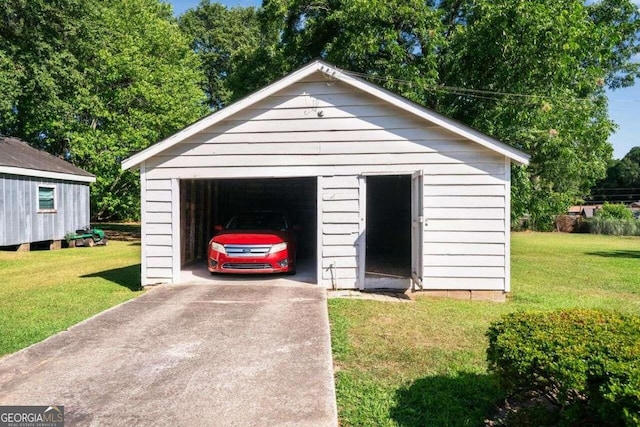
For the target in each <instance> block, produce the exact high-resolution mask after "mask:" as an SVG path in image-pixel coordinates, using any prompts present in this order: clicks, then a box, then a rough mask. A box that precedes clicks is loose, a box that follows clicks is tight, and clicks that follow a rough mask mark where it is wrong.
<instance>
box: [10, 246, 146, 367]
mask: <svg viewBox="0 0 640 427" xmlns="http://www.w3.org/2000/svg"><path fill="white" fill-rule="evenodd" d="M140 292H142V291H141V289H140V244H139V243H138V242H119V241H111V242H109V245H108V246H96V247H93V248H82V247H79V248H69V249H62V250H56V251H32V252H4V251H3V252H0V356H2V355H4V354H7V353H12V352H14V351H17V350H19V349H21V348H24V347H27V346H29V345H31V344H34V343H36V342H39V341H42V340H43V339H45V338H47V337H49V336H51V335H53V334H55V333H57V332H60V331H62V330H65V329H67V328H69V327H70V326H72V325H74V324H76V323H78V322H80V321H82V320H84V319H86V318H88V317H91V316H93V315H94V314H97V313H100V312H101V311H104V310H106V309H108V308H110V307H113V306H115V305H117V304H120V303H122V302H124V301H127V300H129V299H131V298H134V297H136V296H137V295H139V294H140Z"/></svg>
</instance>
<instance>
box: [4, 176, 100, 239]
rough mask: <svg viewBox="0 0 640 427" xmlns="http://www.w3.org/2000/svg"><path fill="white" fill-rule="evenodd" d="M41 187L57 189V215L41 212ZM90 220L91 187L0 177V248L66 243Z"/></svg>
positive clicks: (85, 184) (74, 183) (52, 181)
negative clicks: (72, 234)
mask: <svg viewBox="0 0 640 427" xmlns="http://www.w3.org/2000/svg"><path fill="white" fill-rule="evenodd" d="M39 185H44V186H50V187H55V189H56V190H55V198H56V210H55V212H38V186H39ZM89 220H90V213H89V184H87V183H81V182H72V181H62V180H54V179H47V178H35V177H28V176H20V175H9V174H0V246H11V245H19V244H22V243H31V242H40V241H45V240H62V239H64V236H65V234H66V233H68V232H72V231H75V230H77V229H80V228H83V227H85V226H87V225H89Z"/></svg>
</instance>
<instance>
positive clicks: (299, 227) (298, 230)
mask: <svg viewBox="0 0 640 427" xmlns="http://www.w3.org/2000/svg"><path fill="white" fill-rule="evenodd" d="M293 231H297V232H300V231H302V227H301V226H299V225H294V226H293Z"/></svg>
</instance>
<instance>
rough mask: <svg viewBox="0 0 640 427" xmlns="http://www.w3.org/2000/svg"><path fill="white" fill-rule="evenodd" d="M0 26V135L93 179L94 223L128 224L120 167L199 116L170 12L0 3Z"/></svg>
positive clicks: (71, 0) (132, 213)
mask: <svg viewBox="0 0 640 427" xmlns="http://www.w3.org/2000/svg"><path fill="white" fill-rule="evenodd" d="M0 22H2V23H3V25H2V26H0V88H2V89H3V94H4V95H5V96H3V99H2V100H1V101H0V134H5V135H12V136H16V137H19V138H22V139H24V140H26V141H28V142H29V143H31V144H32V145H34V146H37V147H39V148H43V149H46V150H47V151H49V152H50V153H52V154H54V155H58V156H60V157H63V158H65V159H67V160H69V161H71V162H72V163H74V164H75V165H77V166H80V167H82V168H84V169H86V170H87V171H89V172H92V173H94V174H95V175H96V176H97V182H96V184H94V185H92V189H91V193H92V194H91V198H92V215H93V216H94V217H96V218H98V219H109V218H118V219H124V218H135V217H137V216H138V215H139V214H138V211H139V190H138V185H139V184H138V181H139V180H138V179H137V177H136V174H135V173H133V172H123V171H122V170H121V169H120V161H121V160H122V159H124V158H125V157H127V156H128V155H130V154H132V153H134V152H136V151H139V150H141V149H143V148H146V147H147V146H148V145H150V144H151V143H154V142H156V141H158V140H160V139H162V138H164V137H166V136H168V135H170V134H172V133H174V132H175V131H177V130H179V129H180V128H182V127H183V126H185V125H187V124H189V123H190V122H193V121H195V120H196V119H198V118H199V117H200V116H201V115H202V114H204V113H205V111H206V109H205V108H204V104H203V103H204V99H205V98H204V95H203V93H202V91H201V89H200V82H201V80H202V75H201V72H200V68H199V66H200V62H199V60H198V58H197V56H196V54H195V53H194V52H193V51H192V50H191V49H190V46H189V40H188V39H187V38H186V37H185V36H184V35H183V33H182V32H181V31H180V29H179V28H178V26H177V24H176V23H175V22H174V20H173V18H172V16H171V8H170V7H169V6H168V5H166V4H163V3H161V2H160V1H158V0H130V1H126V2H122V1H117V0H105V1H100V0H93V1H84V0H58V1H55V2H50V1H47V0H7V1H4V2H3V3H2V4H1V5H0ZM5 91H6V92H5Z"/></svg>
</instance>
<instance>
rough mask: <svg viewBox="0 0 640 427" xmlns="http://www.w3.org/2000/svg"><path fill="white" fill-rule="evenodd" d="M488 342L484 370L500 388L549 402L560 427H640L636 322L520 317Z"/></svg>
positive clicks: (496, 328) (570, 314) (568, 315)
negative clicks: (494, 379) (621, 426)
mask: <svg viewBox="0 0 640 427" xmlns="http://www.w3.org/2000/svg"><path fill="white" fill-rule="evenodd" d="M487 336H488V338H489V348H488V350H487V360H488V362H489V368H490V370H491V371H493V372H494V373H496V374H497V375H498V378H499V379H500V381H501V383H502V385H503V386H504V387H505V388H506V389H507V391H508V392H509V393H510V394H511V395H520V396H546V397H547V398H549V399H550V401H551V402H552V403H553V405H552V406H553V407H554V408H556V409H557V413H556V415H557V417H558V423H559V424H560V425H602V426H618V425H628V426H640V317H639V316H631V315H623V314H620V313H614V312H603V311H594V310H577V309H575V310H563V311H554V312H518V313H512V314H509V315H507V316H505V317H503V318H502V319H501V320H499V321H496V322H494V323H492V324H491V326H490V328H489V330H488V332H487ZM519 423H521V424H522V420H520V421H519Z"/></svg>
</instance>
